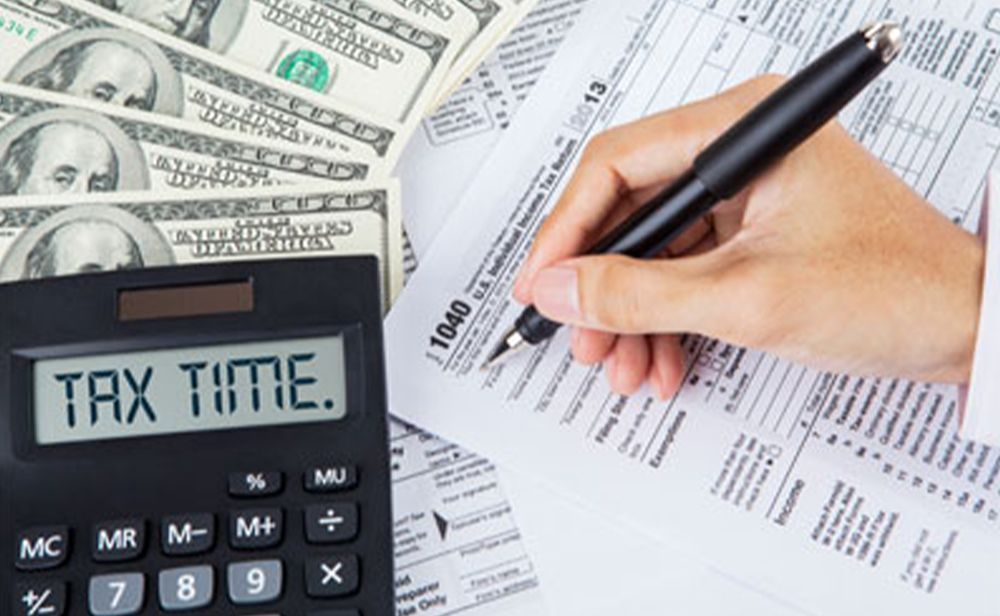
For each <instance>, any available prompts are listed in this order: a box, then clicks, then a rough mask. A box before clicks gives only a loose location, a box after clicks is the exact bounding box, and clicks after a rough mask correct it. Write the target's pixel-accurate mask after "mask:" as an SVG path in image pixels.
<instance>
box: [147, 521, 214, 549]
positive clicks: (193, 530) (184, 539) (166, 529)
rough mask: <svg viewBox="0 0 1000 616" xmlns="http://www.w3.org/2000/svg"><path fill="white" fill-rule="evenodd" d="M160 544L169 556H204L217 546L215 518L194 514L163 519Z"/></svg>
mask: <svg viewBox="0 0 1000 616" xmlns="http://www.w3.org/2000/svg"><path fill="white" fill-rule="evenodd" d="M160 543H161V548H162V549H163V553H164V554H166V555H167V556H191V555H192V554H204V553H205V552H208V551H209V550H211V549H212V546H214V545H215V516H213V515H212V514H211V513H194V514H189V515H174V516H168V517H166V518H163V523H162V524H161V528H160Z"/></svg>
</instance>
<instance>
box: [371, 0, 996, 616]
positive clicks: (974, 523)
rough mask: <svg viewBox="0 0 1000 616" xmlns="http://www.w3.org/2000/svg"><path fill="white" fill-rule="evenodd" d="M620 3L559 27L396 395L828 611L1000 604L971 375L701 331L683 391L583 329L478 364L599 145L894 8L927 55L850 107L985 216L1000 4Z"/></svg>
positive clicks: (857, 121)
mask: <svg viewBox="0 0 1000 616" xmlns="http://www.w3.org/2000/svg"><path fill="white" fill-rule="evenodd" d="M615 4H616V6H613V7H612V9H613V10H612V9H609V10H607V11H605V12H604V14H603V15H602V16H601V20H600V27H599V28H594V27H591V28H590V29H583V30H581V29H578V30H577V31H576V32H574V35H573V38H572V40H567V42H566V43H564V44H563V46H562V47H561V49H560V51H559V54H558V56H557V57H556V58H555V60H554V61H553V62H552V63H551V64H550V66H549V69H548V70H547V72H546V75H545V77H544V78H543V79H542V81H541V82H540V83H539V84H538V86H537V87H536V89H535V91H534V92H533V94H532V97H531V98H529V100H528V101H527V102H526V103H525V104H524V106H522V108H521V110H520V111H519V112H518V116H517V118H516V120H515V122H514V124H513V125H512V127H511V128H510V129H509V130H508V134H507V135H506V136H505V137H504V138H503V140H502V141H501V143H500V144H499V146H498V147H497V149H496V151H495V152H494V153H493V155H492V156H491V157H490V159H489V160H488V161H487V162H486V164H485V165H484V167H483V172H482V173H481V174H480V175H479V177H478V178H477V179H476V180H475V181H474V182H473V184H472V188H471V189H470V191H469V192H468V193H467V194H466V195H465V196H464V197H463V199H462V202H461V203H460V204H459V206H458V207H457V208H456V210H455V212H454V214H453V215H452V217H451V219H450V220H449V222H448V224H447V226H446V227H445V228H444V229H443V230H442V231H441V233H440V234H439V235H438V237H437V239H436V240H435V242H434V244H433V246H432V248H431V249H430V251H429V252H428V253H427V254H426V256H425V257H424V258H423V260H422V265H421V268H420V269H419V271H418V272H417V274H416V276H415V277H414V279H413V280H411V281H410V285H409V287H408V289H407V290H406V292H405V293H404V294H403V296H402V298H401V300H400V301H399V302H398V303H397V304H396V306H395V307H394V309H393V311H392V313H391V314H390V317H389V320H388V324H387V339H388V345H389V346H388V352H387V356H388V362H389V373H390V395H391V398H392V400H391V401H392V406H393V408H394V409H395V411H396V412H397V413H398V414H399V415H400V416H402V417H404V418H405V419H407V420H409V421H412V422H413V423H415V424H417V425H420V426H421V427H423V428H426V429H428V430H431V431H433V432H435V433H437V434H439V435H441V436H443V437H445V438H448V439H450V440H453V441H455V442H458V443H460V444H462V445H463V446H466V447H469V448H471V449H473V450H477V451H479V452H481V453H483V454H485V455H488V456H489V457H490V458H491V459H493V460H494V461H495V462H497V463H499V464H501V465H506V466H510V467H511V468H513V469H515V470H518V471H521V472H525V473H529V474H531V475H533V476H535V477H538V478H540V479H541V480H543V481H544V482H546V483H547V484H548V485H549V486H552V487H554V488H556V489H558V490H561V491H563V492H565V493H566V494H568V495H572V496H574V497H576V498H577V499H580V500H584V501H586V502H587V503H589V504H590V506H592V507H593V508H594V509H595V510H596V511H599V512H600V513H602V514H604V515H607V516H612V517H615V518H617V519H621V520H623V521H624V522H625V523H627V524H628V525H630V526H635V527H638V528H641V529H642V530H643V531H644V532H646V533H648V534H650V535H652V536H654V537H657V538H659V539H661V540H663V541H664V542H667V543H670V544H671V545H674V546H677V547H681V548H684V549H686V551H688V552H689V553H691V554H692V555H697V556H698V557H702V558H704V559H707V560H708V561H709V562H711V563H712V564H713V565H714V566H715V567H717V568H719V569H720V570H723V571H725V572H726V573H727V574H728V575H731V576H733V577H734V578H738V579H740V580H743V581H745V582H746V583H747V584H750V585H752V586H754V587H757V588H761V589H764V590H766V591H767V592H770V593H773V594H774V595H775V596H779V597H782V598H783V599H785V600H787V601H789V602H791V603H793V604H795V605H798V606H800V607H802V608H804V609H805V610H807V611H810V612H815V613H846V612H847V611H848V610H855V611H861V612H862V613H870V612H875V611H876V610H878V609H885V610H889V609H892V610H903V609H907V610H913V611H915V612H916V613H932V612H933V613H936V612H939V611H941V610H943V609H949V610H955V609H961V610H963V611H964V612H966V613H971V614H990V613H996V611H997V610H996V604H997V602H996V600H995V597H993V594H994V593H995V586H996V583H995V582H996V581H997V580H998V578H1000V574H998V573H997V572H996V566H995V564H996V559H997V554H1000V497H998V495H1000V452H998V451H996V450H994V449H992V448H990V447H987V446H984V445H978V444H975V443H972V442H966V441H963V440H961V439H960V438H959V437H958V436H957V421H958V410H957V399H956V396H955V392H954V391H953V388H948V387H940V386H934V385H929V384H923V383H913V382H907V381H902V380H890V379H864V378H856V377H851V376H848V375H839V374H832V373H826V372H819V371H815V370H810V369H807V368H804V367H801V366H798V365H795V364H792V363H789V362H785V361H781V360H779V359H776V358H774V357H772V356H769V355H766V354H762V353H759V352H754V351H749V350H745V349H741V348H736V347H733V346H730V345H727V344H725V343H722V342H719V341H715V340H709V339H702V338H697V337H690V338H689V339H688V340H687V341H686V346H687V350H688V352H689V355H690V357H691V358H692V364H693V366H692V369H691V371H690V373H689V375H688V377H687V381H686V386H685V387H684V389H683V390H682V391H681V393H680V394H679V395H678V396H677V397H676V398H675V399H673V400H671V401H670V402H668V403H660V402H658V401H656V400H655V399H654V398H652V397H651V396H648V395H637V396H634V397H631V398H623V397H620V396H616V395H614V394H613V393H611V392H610V391H609V389H608V388H607V387H606V386H605V384H604V380H603V375H601V374H600V369H599V368H587V367H582V366H578V365H575V364H574V363H573V362H572V360H571V357H570V356H569V353H568V345H567V344H566V340H565V337H564V336H560V337H557V338H556V339H555V340H553V341H552V342H551V343H550V344H548V345H546V346H544V347H542V348H539V349H537V350H535V351H534V352H533V353H527V354H525V355H524V356H523V357H520V358H515V360H514V361H512V362H510V363H509V364H507V365H506V366H503V367H501V368H498V369H496V370H494V371H492V372H490V373H488V374H485V373H480V372H479V370H478V366H479V364H480V363H481V362H482V360H483V356H484V354H485V353H487V352H488V351H489V347H490V346H491V345H492V344H493V343H494V342H495V341H496V338H497V336H499V335H500V334H501V330H502V329H503V328H504V327H506V326H507V325H509V324H510V322H512V320H513V319H514V317H515V316H516V314H517V313H518V311H519V310H520V307H519V306H517V305H516V304H514V303H513V302H512V300H511V299H510V284H511V282H512V280H513V277H514V275H515V274H516V272H517V269H518V266H519V264H520V261H521V259H522V258H523V256H524V254H525V253H526V251H527V249H528V247H529V245H530V242H531V238H532V236H533V235H534V232H535V230H536V229H537V227H538V225H539V223H540V222H541V220H542V218H543V217H544V215H545V213H546V212H547V211H548V209H549V208H551V207H552V206H553V205H554V203H555V200H556V199H557V198H558V196H559V193H560V191H561V188H562V186H563V185H564V184H565V182H566V181H567V180H568V178H569V175H570V174H571V173H572V170H573V168H574V166H575V161H576V159H577V157H578V156H579V154H580V152H581V150H582V147H583V145H584V144H585V143H586V141H587V140H588V139H589V138H590V137H592V136H593V135H594V134H596V133H597V132H599V131H601V130H603V129H605V128H608V127H610V126H614V125H616V124H620V123H623V122H626V121H629V120H632V119H635V118H637V117H640V116H643V115H647V114H649V113H653V112H655V111H659V110H662V109H667V108H670V107H673V106H676V105H678V104H682V103H684V102H688V101H691V100H695V99H698V98H702V97H705V96H708V95H711V94H713V93H715V92H717V91H719V90H720V89H723V88H725V87H727V86H730V85H733V84H735V83H737V82H739V81H742V80H744V79H746V78H748V77H750V76H752V75H754V74H758V73H762V72H768V71H777V72H785V73H790V72H793V71H794V70H796V69H797V68H799V67H801V66H803V65H804V64H806V63H807V62H808V61H809V60H810V59H811V58H813V57H815V56H816V55H817V54H819V53H821V52H822V51H823V50H825V49H826V48H828V47H829V46H830V45H831V44H832V43H834V42H836V41H837V40H839V39H841V38H842V37H843V36H845V35H846V34H847V33H848V32H849V31H852V30H854V29H856V28H858V27H859V26H860V25H862V24H863V23H865V22H868V21H871V20H874V19H894V20H896V21H899V22H900V23H902V24H903V25H904V28H905V29H906V31H907V33H908V44H907V49H906V51H905V52H904V56H903V57H901V58H900V59H899V60H898V61H897V63H896V65H895V66H893V67H892V68H891V69H890V70H889V71H887V73H886V74H885V75H884V76H883V77H882V78H881V79H880V80H878V81H877V82H876V83H875V84H873V85H872V86H871V87H870V88H869V89H868V90H867V91H866V92H865V94H864V95H863V96H862V97H861V98H859V100H858V101H856V103H855V104H854V105H852V106H851V107H850V108H848V109H847V110H846V111H845V113H844V114H842V116H841V118H840V120H841V122H842V123H843V124H844V125H845V126H846V127H847V128H848V130H850V131H851V132H852V134H854V136H855V137H857V138H858V139H859V140H860V141H861V142H862V143H864V144H865V145H866V146H867V147H868V148H869V149H871V150H872V151H873V152H874V153H875V154H876V155H878V156H879V157H880V158H881V159H882V160H883V161H884V162H886V163H887V164H888V165H890V166H891V167H892V168H893V169H894V170H895V171H896V172H897V173H898V174H899V175H900V176H901V177H903V178H904V179H905V180H906V181H907V182H909V183H910V184H911V185H912V186H913V187H914V188H915V189H916V190H918V191H919V192H920V193H921V194H923V195H925V196H926V197H927V198H928V199H929V200H930V201H931V202H933V203H934V204H935V205H937V206H938V207H939V208H940V209H942V211H944V212H945V213H947V214H948V215H949V216H950V217H951V218H952V219H953V220H955V221H956V223H960V224H966V225H968V226H970V227H972V226H973V225H975V224H976V219H977V216H978V203H979V200H980V198H981V193H982V187H983V182H982V181H981V180H982V179H984V178H985V176H986V171H987V170H988V168H989V167H990V166H991V165H992V163H993V161H994V160H995V158H996V155H997V150H998V147H1000V146H998V143H1000V96H998V88H1000V75H997V73H996V70H995V68H996V56H997V54H998V49H1000V15H998V14H997V11H996V10H994V9H992V8H991V7H989V6H987V5H986V4H985V3H982V2H973V1H958V2H949V3H947V5H945V3H941V2H935V3H932V2H923V1H905V0H900V1H896V2H883V1H875V0H830V1H828V2H823V3H806V2H768V3H751V2H745V1H742V0H719V1H717V2H711V3H705V2H695V1H685V0H628V1H625V2H620V3H615ZM581 26H583V24H581ZM581 32H582V33H584V34H581ZM584 540H585V539H584Z"/></svg>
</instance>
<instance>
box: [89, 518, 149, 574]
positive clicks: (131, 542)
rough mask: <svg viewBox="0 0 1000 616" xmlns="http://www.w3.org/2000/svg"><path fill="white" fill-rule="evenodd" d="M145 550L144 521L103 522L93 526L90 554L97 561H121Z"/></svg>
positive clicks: (137, 556)
mask: <svg viewBox="0 0 1000 616" xmlns="http://www.w3.org/2000/svg"><path fill="white" fill-rule="evenodd" d="M145 550H146V522H145V521H144V520H140V519H131V520H116V521H114V522H104V523H101V524H98V525H97V526H95V527H94V535H93V541H92V542H91V545H90V554H91V556H92V557H93V559H94V560H95V561H97V562H99V563H111V562H123V561H126V560H133V559H135V558H139V557H140V556H142V553H143V552H144V551H145Z"/></svg>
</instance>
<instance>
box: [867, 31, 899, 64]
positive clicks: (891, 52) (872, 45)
mask: <svg viewBox="0 0 1000 616" xmlns="http://www.w3.org/2000/svg"><path fill="white" fill-rule="evenodd" d="M861 34H862V36H864V37H865V40H867V41H868V47H869V49H871V50H872V51H874V52H875V53H877V54H879V55H880V56H881V57H882V61H883V62H885V63H886V64H888V63H890V62H892V61H893V60H895V59H896V56H898V55H899V52H900V51H902V49H903V29H902V28H900V27H899V24H896V23H893V22H891V21H878V22H875V23H873V24H870V25H868V26H865V27H864V28H862V29H861Z"/></svg>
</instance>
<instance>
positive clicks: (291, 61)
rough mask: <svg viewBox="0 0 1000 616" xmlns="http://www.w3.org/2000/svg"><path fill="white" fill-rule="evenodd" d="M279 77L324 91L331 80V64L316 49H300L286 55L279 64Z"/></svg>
mask: <svg viewBox="0 0 1000 616" xmlns="http://www.w3.org/2000/svg"><path fill="white" fill-rule="evenodd" d="M277 73H278V77H281V78H282V79H286V80H288V81H291V82H292V83H297V84H299V85H300V86H305V87H307V88H310V89H312V90H315V91H317V92H322V91H323V90H324V89H325V88H326V85H327V83H328V82H329V81H330V77H331V75H330V65H329V64H327V63H326V60H324V59H323V56H321V55H319V54H318V53H316V52H314V51H308V50H306V49H300V50H298V51H296V52H293V53H290V54H288V55H287V56H285V59H284V60H282V61H281V64H279V65H278V71H277Z"/></svg>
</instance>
